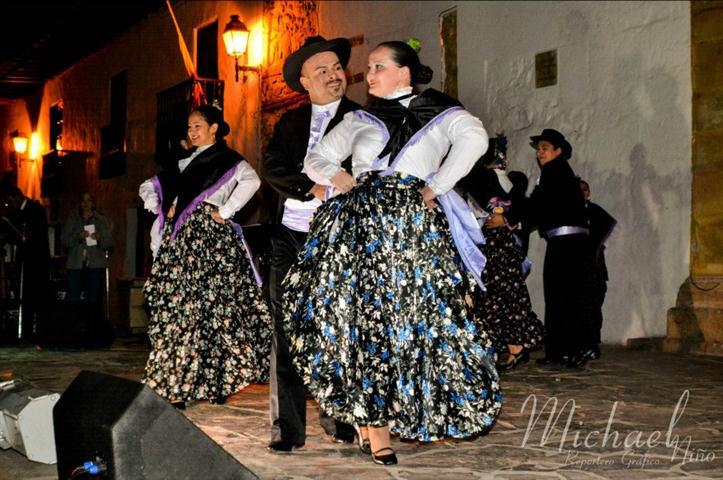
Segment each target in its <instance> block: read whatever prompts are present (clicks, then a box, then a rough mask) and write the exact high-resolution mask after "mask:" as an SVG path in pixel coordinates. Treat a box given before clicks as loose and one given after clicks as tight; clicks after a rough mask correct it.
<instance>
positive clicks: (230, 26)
mask: <svg viewBox="0 0 723 480" xmlns="http://www.w3.org/2000/svg"><path fill="white" fill-rule="evenodd" d="M248 42H249V29H248V28H246V25H245V24H244V22H242V21H241V20H239V18H238V15H231V21H229V22H228V23H227V24H226V28H224V29H223V43H224V44H225V45H226V52H227V53H228V54H229V55H231V56H232V57H240V56H241V55H243V54H244V53H246V47H247V46H248Z"/></svg>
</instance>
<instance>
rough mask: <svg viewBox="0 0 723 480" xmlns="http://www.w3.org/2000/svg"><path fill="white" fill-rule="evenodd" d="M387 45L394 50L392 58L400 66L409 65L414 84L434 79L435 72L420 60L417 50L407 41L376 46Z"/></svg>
mask: <svg viewBox="0 0 723 480" xmlns="http://www.w3.org/2000/svg"><path fill="white" fill-rule="evenodd" d="M380 47H385V48H388V49H389V50H391V51H392V60H394V61H395V62H396V63H397V65H399V66H400V67H409V72H410V73H411V75H412V78H411V80H412V85H415V84H420V85H423V84H425V83H429V82H431V81H432V75H434V72H433V71H432V69H431V68H429V67H428V66H426V65H422V63H421V62H420V61H419V55H417V52H416V51H415V50H414V49H413V48H412V47H411V46H410V45H409V44H407V43H405V42H400V41H397V40H394V41H390V42H382V43H380V44H379V45H377V47H376V48H380Z"/></svg>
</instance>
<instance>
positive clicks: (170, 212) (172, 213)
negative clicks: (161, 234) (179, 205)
mask: <svg viewBox="0 0 723 480" xmlns="http://www.w3.org/2000/svg"><path fill="white" fill-rule="evenodd" d="M175 215H176V206H175V205H171V208H169V209H168V213H167V214H166V218H167V219H169V220H170V219H171V218H173V217H174V216H175Z"/></svg>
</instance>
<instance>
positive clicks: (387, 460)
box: [372, 447, 397, 465]
mask: <svg viewBox="0 0 723 480" xmlns="http://www.w3.org/2000/svg"><path fill="white" fill-rule="evenodd" d="M384 450H389V451H390V452H392V453H388V454H386V455H377V453H379V452H383V451H384ZM372 461H373V462H374V463H376V464H378V465H396V464H397V454H396V453H394V450H393V449H392V447H384V448H380V449H379V450H377V451H376V452H374V453H372Z"/></svg>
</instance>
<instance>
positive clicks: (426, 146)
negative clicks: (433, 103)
mask: <svg viewBox="0 0 723 480" xmlns="http://www.w3.org/2000/svg"><path fill="white" fill-rule="evenodd" d="M426 127H430V128H428V129H427V131H426V133H425V134H424V135H423V136H422V137H421V138H420V139H419V141H418V142H417V143H415V144H414V145H411V146H409V147H408V148H407V149H405V150H404V151H402V152H400V153H401V154H402V157H401V158H400V160H399V162H398V163H397V167H396V169H395V171H397V172H401V173H406V174H410V175H414V176H415V177H417V178H420V179H422V180H426V179H427V177H428V176H429V175H430V174H432V173H434V172H436V173H434V175H433V176H432V178H431V179H430V180H428V181H427V184H428V185H429V186H430V187H431V188H432V190H433V191H434V193H435V194H437V195H442V194H444V193H447V192H448V191H449V190H451V189H452V188H453V187H454V185H455V184H456V183H457V181H459V179H461V178H462V177H464V176H465V175H467V173H469V171H470V170H471V169H472V167H473V166H474V164H475V162H477V160H478V159H479V158H480V157H481V156H482V154H483V153H484V152H485V151H486V150H487V145H488V142H489V137H488V135H487V132H486V131H485V129H484V127H483V126H482V122H481V121H480V120H479V119H478V118H477V117H474V116H472V115H471V114H470V113H469V112H467V111H466V110H456V111H453V112H449V113H447V114H445V115H444V117H442V118H441V119H440V120H439V121H436V122H430V123H429V124H428V125H427V126H426ZM426 127H425V128H426ZM385 135H386V133H385V129H384V127H381V126H380V124H378V123H376V122H371V121H370V120H369V119H368V118H364V117H363V116H361V115H359V113H358V112H357V113H355V112H349V113H347V114H346V115H345V116H344V119H343V120H342V121H341V122H340V123H339V124H338V125H337V126H336V127H334V129H333V130H332V131H330V132H329V133H327V134H326V135H325V136H324V138H323V139H322V140H321V141H320V142H319V143H318V144H316V146H315V147H314V148H313V149H311V150H310V151H309V152H308V153H307V155H306V158H305V159H304V172H305V173H306V174H307V175H308V177H309V178H310V179H311V180H313V181H314V182H316V183H318V184H321V185H331V182H330V179H331V178H332V177H333V176H334V175H335V174H336V173H337V172H339V171H340V170H342V168H341V162H342V161H343V160H344V159H345V158H347V157H348V156H349V155H351V156H352V174H353V176H354V177H355V178H356V177H357V176H359V175H360V174H362V173H364V172H368V171H371V170H385V169H386V168H387V166H388V163H389V156H387V157H386V158H384V159H383V160H382V161H381V162H378V164H377V165H374V163H375V160H376V159H377V156H378V155H379V153H380V152H381V151H382V149H383V148H384V146H385V144H386V138H385ZM448 151H449V154H447V152H448ZM445 155H446V159H445ZM443 160H444V163H443V162H442V161H443ZM375 167H376V168H375Z"/></svg>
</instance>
